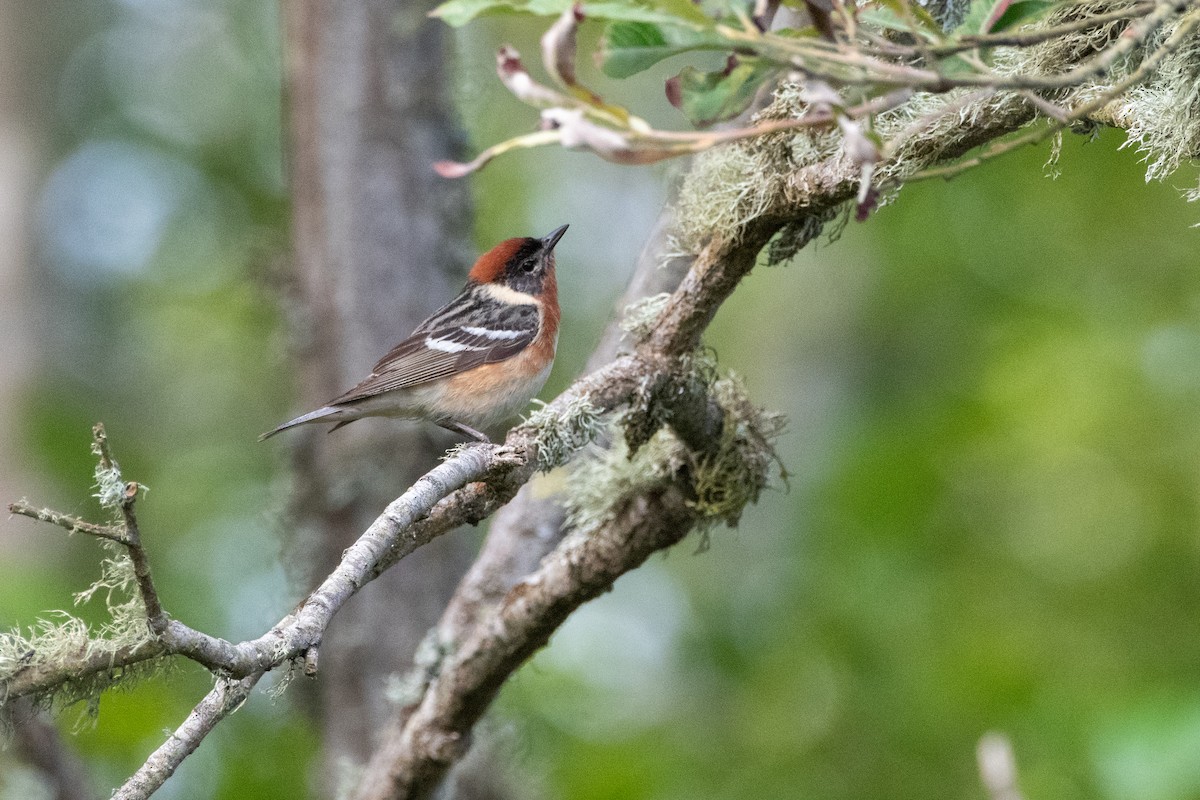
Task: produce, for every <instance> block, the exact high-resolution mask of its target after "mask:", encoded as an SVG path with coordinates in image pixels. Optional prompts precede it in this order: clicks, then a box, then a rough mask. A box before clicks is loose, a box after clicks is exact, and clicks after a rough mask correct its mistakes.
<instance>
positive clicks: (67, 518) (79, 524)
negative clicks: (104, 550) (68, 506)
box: [8, 501, 126, 544]
mask: <svg viewBox="0 0 1200 800" xmlns="http://www.w3.org/2000/svg"><path fill="white" fill-rule="evenodd" d="M8 513H10V514H19V515H21V516H22V517H29V518H31V519H36V520H38V521H40V522H49V523H50V524H51V525H57V526H58V527H60V528H65V529H66V531H67V532H68V533H86V534H87V535H88V536H95V537H98V538H100V539H107V540H108V541H110V542H116V543H117V544H126V539H125V532H124V531H122V530H121V529H120V528H118V527H116V526H113V525H99V524H97V523H95V522H88V521H87V520H85V519H81V518H79V517H76V516H73V515H71V514H64V513H62V512H61V511H54V510H52V509H49V508H35V507H34V506H31V505H29V504H28V503H26V502H24V501H19V502H16V503H9V504H8Z"/></svg>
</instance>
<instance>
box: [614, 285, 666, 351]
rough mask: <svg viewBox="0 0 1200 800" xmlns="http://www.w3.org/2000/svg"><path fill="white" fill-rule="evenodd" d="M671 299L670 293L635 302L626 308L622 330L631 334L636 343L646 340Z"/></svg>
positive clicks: (622, 318)
mask: <svg viewBox="0 0 1200 800" xmlns="http://www.w3.org/2000/svg"><path fill="white" fill-rule="evenodd" d="M670 299H671V295H670V293H669V292H662V293H660V294H652V295H649V296H648V297H642V298H639V299H637V300H634V301H633V302H632V303H630V304H629V305H627V306H625V313H624V315H622V317H621V330H623V331H625V333H627V334H629V335H630V336H631V337H632V338H633V339H634V341H641V340H642V339H645V338H646V337H647V336H648V335H649V334H650V330H651V329H652V328H653V327H654V323H655V322H657V321H658V317H659V315H660V314H662V311H663V309H664V308H666V307H667V301H668V300H670Z"/></svg>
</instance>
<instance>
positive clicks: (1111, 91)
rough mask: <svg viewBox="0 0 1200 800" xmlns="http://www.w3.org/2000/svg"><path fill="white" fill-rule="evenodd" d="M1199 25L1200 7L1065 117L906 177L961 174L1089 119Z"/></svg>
mask: <svg viewBox="0 0 1200 800" xmlns="http://www.w3.org/2000/svg"><path fill="white" fill-rule="evenodd" d="M1198 26H1200V11H1197V12H1193V13H1192V14H1189V15H1187V16H1185V17H1183V18H1182V19H1180V21H1179V24H1178V25H1176V26H1175V30H1174V31H1172V32H1171V35H1170V36H1169V37H1167V40H1166V41H1165V42H1163V44H1162V45H1161V46H1160V47H1158V48H1157V49H1156V50H1154V51H1153V52H1152V53H1150V54H1149V55H1147V56H1146V57H1145V58H1144V59H1142V63H1141V64H1139V65H1138V67H1137V69H1135V70H1134V71H1133V72H1131V73H1129V75H1127V76H1126V77H1125V78H1124V79H1122V80H1120V81H1118V82H1117V83H1115V84H1113V85H1112V86H1111V87H1109V88H1108V89H1105V90H1104V91H1103V92H1102V93H1100V94H1099V95H1097V96H1096V97H1095V98H1093V99H1092V100H1089V101H1088V102H1086V103H1080V104H1079V105H1076V106H1074V107H1073V108H1071V110H1070V111H1069V112H1068V113H1067V115H1066V117H1065V118H1063V119H1058V120H1053V121H1051V122H1050V124H1048V125H1046V126H1044V127H1042V128H1036V129H1034V130H1032V131H1029V132H1028V133H1025V134H1023V135H1021V136H1017V137H1015V138H1013V139H1008V140H1007V141H1004V142H1000V143H998V144H996V145H993V146H992V147H990V148H988V149H987V150H986V151H984V152H982V153H979V154H978V155H975V156H972V157H971V158H967V159H963V160H962V161H959V162H957V163H955V164H950V165H949V166H945V167H932V168H929V169H925V170H921V171H919V172H916V173H914V174H913V175H911V176H909V177H908V178H907V179H906V180H908V181H921V180H928V179H930V178H946V179H949V178H953V177H955V176H957V175H961V174H962V173H964V172H966V171H967V170H969V169H973V168H974V167H977V166H979V165H980V164H983V163H984V162H986V161H991V160H992V159H994V158H998V157H999V156H1002V155H1004V154H1005V153H1009V152H1011V151H1013V150H1016V149H1017V148H1019V147H1024V146H1026V145H1033V144H1037V143H1039V142H1042V141H1044V140H1046V139H1048V138H1049V137H1050V136H1052V135H1053V134H1055V133H1057V132H1058V131H1060V130H1063V129H1064V128H1066V127H1067V126H1068V125H1070V124H1071V123H1072V122H1074V121H1077V120H1081V119H1085V118H1086V117H1087V116H1088V115H1089V114H1092V113H1093V112H1096V111H1099V110H1100V109H1101V108H1104V106H1106V105H1108V104H1109V103H1110V102H1112V101H1113V100H1114V99H1116V98H1117V97H1120V96H1121V95H1123V94H1125V92H1127V91H1129V89H1131V88H1132V87H1134V86H1136V85H1137V84H1139V83H1141V82H1143V81H1145V80H1146V79H1147V78H1149V77H1150V76H1151V74H1153V72H1154V70H1155V69H1157V68H1158V65H1159V63H1160V62H1161V61H1162V60H1163V59H1164V58H1166V57H1167V56H1168V55H1170V54H1171V53H1173V52H1175V50H1177V49H1178V48H1179V45H1180V44H1181V43H1182V42H1183V41H1184V40H1185V39H1186V38H1187V37H1188V36H1190V35H1191V34H1192V33H1193V32H1194V31H1195V30H1196V28H1197V27H1198Z"/></svg>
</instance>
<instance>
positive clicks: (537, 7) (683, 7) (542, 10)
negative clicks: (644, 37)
mask: <svg viewBox="0 0 1200 800" xmlns="http://www.w3.org/2000/svg"><path fill="white" fill-rule="evenodd" d="M572 1H573V0H449V2H445V3H442V4H441V5H440V6H438V7H437V8H435V9H434V10H433V11H432V12H430V13H431V15H432V16H435V17H439V18H441V19H442V21H443V22H445V23H446V24H448V25H452V26H454V27H456V28H457V27H460V26H462V25H465V24H467V23H468V22H470V21H471V20H473V19H475V18H476V17H478V16H480V15H483V14H513V13H526V14H536V15H538V16H545V17H551V16H558V15H559V14H561V13H563V12H564V11H566V10H567V9H568V8H570V7H571V5H572ZM583 13H584V16H585V17H591V18H592V19H606V20H625V21H629V22H652V23H658V24H661V25H683V26H687V27H692V28H700V27H708V28H711V27H712V25H713V21H712V20H711V19H710V18H709V17H707V16H706V15H705V14H704V12H703V11H701V10H700V9H699V8H698V7H696V6H695V5H694V4H693V3H692V2H691V0H653V1H652V0H603V1H602V2H597V3H584V4H583Z"/></svg>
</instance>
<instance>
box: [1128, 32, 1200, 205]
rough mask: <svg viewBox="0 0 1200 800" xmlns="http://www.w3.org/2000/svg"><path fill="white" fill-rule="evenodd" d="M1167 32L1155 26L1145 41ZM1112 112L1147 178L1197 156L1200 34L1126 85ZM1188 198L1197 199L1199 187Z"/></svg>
mask: <svg viewBox="0 0 1200 800" xmlns="http://www.w3.org/2000/svg"><path fill="white" fill-rule="evenodd" d="M1192 13H1193V14H1197V13H1200V11H1192ZM1169 33H1170V31H1169V30H1162V31H1159V34H1158V36H1157V37H1156V39H1155V40H1154V41H1152V42H1151V43H1150V46H1151V47H1154V46H1156V45H1159V44H1161V43H1162V41H1161V40H1162V39H1165V38H1166V36H1167V35H1169ZM1114 113H1115V115H1116V116H1117V118H1118V119H1125V120H1128V131H1127V132H1128V137H1129V138H1128V141H1127V142H1126V146H1131V147H1135V148H1137V150H1138V152H1139V153H1142V154H1144V155H1145V158H1146V180H1147V181H1151V180H1162V179H1163V178H1165V177H1166V176H1167V175H1169V174H1171V173H1172V172H1174V171H1175V170H1176V169H1178V168H1179V166H1180V164H1181V163H1182V161H1183V160H1184V159H1191V158H1198V157H1200V35H1195V36H1193V37H1192V38H1191V39H1189V40H1188V41H1187V42H1185V43H1184V44H1183V46H1181V47H1180V48H1179V49H1178V50H1176V51H1175V52H1173V53H1171V54H1170V55H1168V56H1166V57H1165V58H1164V59H1163V61H1162V64H1160V65H1159V68H1158V71H1157V72H1156V73H1155V75H1154V77H1153V78H1152V79H1151V80H1149V81H1147V82H1146V83H1143V84H1141V85H1140V86H1135V87H1134V88H1133V89H1131V90H1130V91H1129V93H1128V94H1127V95H1126V96H1125V97H1124V99H1123V100H1122V101H1121V102H1120V104H1119V108H1118V109H1117V110H1116V111H1115V112H1114ZM1188 199H1189V200H1192V201H1195V200H1200V186H1197V187H1196V188H1194V189H1192V190H1191V191H1190V192H1189V193H1188Z"/></svg>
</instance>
